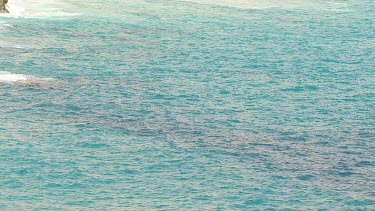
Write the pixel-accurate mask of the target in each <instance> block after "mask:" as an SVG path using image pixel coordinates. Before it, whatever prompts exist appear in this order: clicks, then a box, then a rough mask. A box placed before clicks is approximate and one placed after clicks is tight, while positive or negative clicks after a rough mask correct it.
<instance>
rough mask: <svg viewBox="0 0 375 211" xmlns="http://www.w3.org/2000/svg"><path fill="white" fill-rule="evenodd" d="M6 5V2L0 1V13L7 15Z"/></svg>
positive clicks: (4, 0) (6, 0) (5, 0)
mask: <svg viewBox="0 0 375 211" xmlns="http://www.w3.org/2000/svg"><path fill="white" fill-rule="evenodd" d="M7 3H8V0H0V13H9V11H8V10H7V8H6V4H7Z"/></svg>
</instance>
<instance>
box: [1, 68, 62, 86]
mask: <svg viewBox="0 0 375 211" xmlns="http://www.w3.org/2000/svg"><path fill="white" fill-rule="evenodd" d="M54 80H55V79H53V78H39V77H35V76H31V75H24V74H13V73H10V72H5V71H0V83H3V84H16V83H23V82H30V83H31V84H33V83H35V84H40V83H43V82H46V81H54Z"/></svg>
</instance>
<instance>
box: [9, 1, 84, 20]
mask: <svg viewBox="0 0 375 211" xmlns="http://www.w3.org/2000/svg"><path fill="white" fill-rule="evenodd" d="M7 7H8V10H9V14H2V16H7V17H24V18H47V17H65V16H76V15H79V14H77V13H70V12H69V11H70V10H69V4H68V3H66V2H65V1H59V0H10V1H9V2H8V4H7Z"/></svg>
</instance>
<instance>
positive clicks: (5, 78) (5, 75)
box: [0, 72, 27, 84]
mask: <svg viewBox="0 0 375 211" xmlns="http://www.w3.org/2000/svg"><path fill="white" fill-rule="evenodd" d="M25 80H27V76H26V75H23V74H12V73H9V72H0V83H9V84H13V83H16V82H17V81H25Z"/></svg>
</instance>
